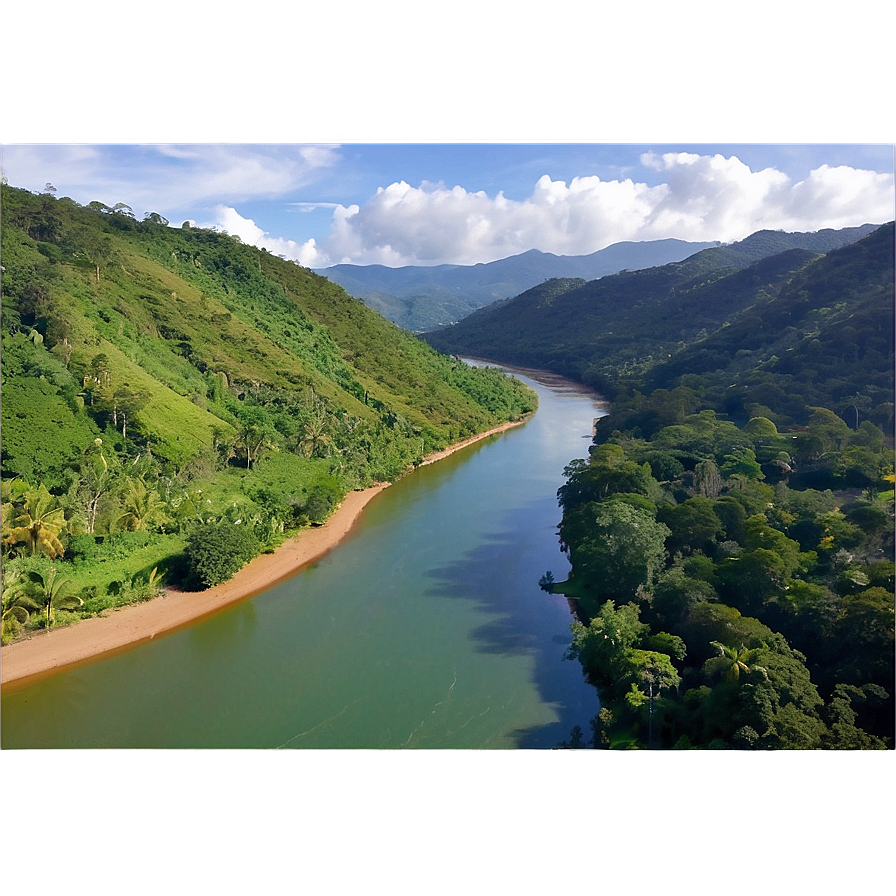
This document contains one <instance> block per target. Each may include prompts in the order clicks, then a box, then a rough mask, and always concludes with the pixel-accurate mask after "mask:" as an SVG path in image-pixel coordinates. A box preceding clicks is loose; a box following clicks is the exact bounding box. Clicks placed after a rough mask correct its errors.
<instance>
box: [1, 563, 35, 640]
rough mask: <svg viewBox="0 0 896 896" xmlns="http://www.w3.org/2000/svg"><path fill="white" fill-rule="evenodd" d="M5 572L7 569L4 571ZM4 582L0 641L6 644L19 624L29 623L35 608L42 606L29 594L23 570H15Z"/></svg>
mask: <svg viewBox="0 0 896 896" xmlns="http://www.w3.org/2000/svg"><path fill="white" fill-rule="evenodd" d="M4 572H5V571H4ZM4 578H6V579H7V581H5V582H4V583H3V594H2V598H0V608H2V613H0V623H2V626H0V641H2V642H3V643H4V644H5V643H7V641H9V640H10V639H11V638H12V636H13V635H14V634H15V633H16V631H17V630H18V628H19V626H22V625H25V624H27V622H28V620H29V619H30V618H31V613H32V612H33V611H34V610H39V609H40V606H39V605H38V604H37V603H36V602H35V601H34V599H33V598H32V597H31V596H30V595H29V594H28V590H27V586H26V583H25V581H24V579H23V577H22V573H21V570H18V569H17V570H15V571H14V572H12V573H11V574H10V575H8V576H4Z"/></svg>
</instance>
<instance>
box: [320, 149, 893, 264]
mask: <svg viewBox="0 0 896 896" xmlns="http://www.w3.org/2000/svg"><path fill="white" fill-rule="evenodd" d="M641 164H642V165H643V166H644V167H645V168H646V169H648V170H649V171H653V172H657V175H656V176H655V177H654V178H653V179H654V180H659V181H660V182H659V183H654V184H653V185H648V183H647V182H646V180H645V181H638V180H635V179H632V178H624V179H619V180H602V179H601V178H599V177H597V176H585V177H575V178H573V179H572V180H571V181H569V182H568V183H567V182H565V181H562V180H553V179H551V178H550V177H549V176H547V175H544V176H543V177H541V178H540V179H539V180H538V181H537V182H536V184H535V185H534V187H533V190H532V193H531V195H530V196H528V197H527V198H525V199H523V200H510V199H508V198H506V197H505V196H504V195H503V193H498V194H497V195H495V196H493V197H490V196H488V195H487V194H485V193H483V192H470V191H467V190H465V189H464V188H463V187H460V186H454V187H451V188H449V187H447V186H446V185H445V184H443V183H435V184H434V183H427V182H424V183H422V184H421V185H420V186H419V187H413V186H411V185H409V184H408V183H406V182H404V181H400V182H396V183H392V184H390V185H389V186H387V187H381V188H380V189H378V190H377V192H376V194H375V195H374V196H373V197H372V198H371V199H370V200H369V201H368V202H366V203H365V204H363V205H350V206H340V207H338V208H337V209H335V210H334V214H333V222H332V229H331V232H330V235H329V237H328V238H327V240H326V241H325V244H324V246H322V247H321V249H320V250H318V251H319V253H322V254H321V257H323V255H326V256H327V257H328V258H329V263H331V264H335V263H337V262H349V261H350V262H354V263H356V264H372V263H379V264H386V265H392V266H397V265H403V264H436V263H440V262H454V263H460V264H473V263H476V262H485V261H491V260H494V259H496V258H501V257H504V256H507V255H513V254H516V253H520V252H524V251H526V250H528V249H533V248H537V249H541V250H542V251H545V252H554V253H556V254H561V255H581V254H588V253H590V252H595V251H597V250H598V249H602V248H604V247H606V246H608V245H610V244H611V243H615V242H620V241H623V240H654V239H665V238H670V237H673V238H678V239H686V240H721V241H723V242H728V241H733V240H738V239H743V238H744V237H746V236H749V234H751V233H753V232H755V231H756V230H761V229H784V230H805V231H814V230H820V229H823V228H826V227H834V228H837V227H847V226H853V225H857V224H863V223H883V222H884V221H888V220H890V219H891V218H892V217H893V206H894V190H893V187H894V185H893V176H892V175H891V174H881V173H878V172H874V171H864V170H860V169H855V168H850V167H845V166H841V167H837V168H829V167H828V166H826V165H823V166H821V167H820V168H817V169H815V170H813V171H812V172H811V173H810V174H809V175H808V176H807V177H806V178H805V180H802V181H798V182H794V181H793V180H791V178H790V177H789V176H788V175H786V174H784V173H783V172H781V171H778V170H776V169H774V168H765V169H762V170H759V171H753V170H751V169H750V168H749V166H747V165H745V164H744V163H743V162H741V161H740V160H739V159H738V158H737V157H735V156H730V157H725V156H723V155H720V154H716V155H711V156H710V155H698V154H695V153H665V154H662V155H657V154H654V153H645V154H643V155H642V156H641Z"/></svg>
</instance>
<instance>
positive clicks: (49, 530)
mask: <svg viewBox="0 0 896 896" xmlns="http://www.w3.org/2000/svg"><path fill="white" fill-rule="evenodd" d="M7 508H8V509H7ZM7 513H9V514H10V517H11V518H10V523H9V529H8V532H7V533H6V534H5V537H4V539H3V542H4V544H7V545H12V546H15V545H20V544H21V545H24V547H25V551H26V552H27V553H28V554H29V555H31V556H33V555H35V554H46V555H47V556H48V557H50V558H51V559H52V558H55V557H61V556H62V555H63V554H64V553H65V546H64V545H63V544H62V541H61V540H60V537H59V536H60V535H62V533H63V532H65V530H66V519H65V509H64V508H63V507H62V506H61V505H60V504H59V500H58V499H57V498H56V497H54V496H53V495H51V494H50V492H49V491H48V490H47V487H46V486H45V485H44V484H43V483H41V484H40V485H39V486H38V487H37V488H33V487H32V488H28V489H27V490H26V491H25V492H24V494H23V496H22V504H21V506H20V507H19V508H15V507H14V505H12V504H8V505H4V516H6V514H7Z"/></svg>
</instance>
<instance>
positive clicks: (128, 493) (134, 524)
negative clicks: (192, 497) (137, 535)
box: [117, 478, 165, 532]
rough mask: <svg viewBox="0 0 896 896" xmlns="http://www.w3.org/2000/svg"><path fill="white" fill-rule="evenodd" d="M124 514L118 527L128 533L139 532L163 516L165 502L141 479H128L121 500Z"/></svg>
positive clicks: (119, 520) (119, 519)
mask: <svg viewBox="0 0 896 896" xmlns="http://www.w3.org/2000/svg"><path fill="white" fill-rule="evenodd" d="M122 506H123V508H124V513H123V514H121V516H120V517H119V518H118V520H117V522H118V525H119V526H120V527H121V528H122V529H126V530H127V531H128V532H141V531H144V530H145V529H146V528H147V527H148V526H151V525H153V524H154V523H158V522H160V521H161V520H162V519H163V518H164V516H165V502H164V501H163V500H162V498H161V497H160V496H159V493H158V492H157V491H156V490H155V489H154V488H152V487H150V486H149V485H147V484H146V482H145V481H144V480H143V479H142V478H137V479H129V480H128V481H127V485H126V486H125V493H124V497H123V499H122Z"/></svg>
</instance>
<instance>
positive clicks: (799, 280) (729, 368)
mask: <svg viewBox="0 0 896 896" xmlns="http://www.w3.org/2000/svg"><path fill="white" fill-rule="evenodd" d="M892 319H893V225H892V223H891V224H888V225H883V226H882V227H878V226H876V225H863V226H862V227H855V228H847V229H843V230H837V231H834V230H827V231H819V232H818V233H811V234H805V233H792V234H788V233H781V232H777V231H760V232H758V233H756V234H753V235H752V236H750V237H748V238H747V239H745V240H742V241H740V242H738V243H734V244H732V245H729V246H719V247H716V248H711V249H705V250H703V251H701V252H697V253H695V254H694V255H692V256H690V257H689V258H687V259H685V260H683V261H679V262H675V263H672V264H668V265H664V266H661V267H655V268H651V269H649V270H641V271H629V272H624V273H619V274H615V275H612V276H608V277H603V278H601V279H599V280H592V281H584V280H581V279H573V278H566V279H554V280H549V281H547V282H545V283H541V284H539V285H538V286H535V287H533V288H532V289H529V290H527V291H525V292H524V293H522V294H520V295H519V296H516V297H515V298H513V299H510V300H507V301H504V302H499V303H495V304H493V305H491V306H489V307H486V308H483V309H480V310H479V311H477V312H475V313H474V314H472V315H470V316H469V317H467V318H466V319H464V320H462V321H460V322H459V323H457V324H455V325H453V326H450V327H444V328H441V329H438V330H434V331H432V332H430V333H427V334H425V335H424V337H423V338H425V339H426V341H428V342H429V343H430V344H431V345H433V346H434V347H435V348H437V349H439V350H441V351H445V352H451V353H454V354H458V355H466V356H470V357H479V358H488V359H490V360H493V361H498V362H501V363H506V364H512V365H519V366H524V367H539V368H544V369H548V370H552V371H554V372H556V373H560V374H563V375H566V376H569V377H571V378H573V379H576V380H578V381H580V382H584V383H586V384H587V385H590V386H592V387H593V388H595V389H597V390H598V391H600V392H602V393H603V394H604V395H606V396H607V397H609V398H614V397H615V396H616V394H617V393H618V390H619V389H620V387H621V385H622V384H627V385H628V386H629V387H630V388H641V389H646V388H650V389H656V388H660V387H666V388H672V386H673V385H674V384H677V383H685V382H689V380H688V377H691V378H693V377H695V376H701V375H703V374H707V373H712V374H713V376H715V377H717V378H718V379H719V381H721V380H722V379H724V380H725V385H726V387H727V386H728V385H730V384H732V383H735V382H738V381H744V379H745V377H753V379H755V380H756V381H757V382H758V379H759V378H760V377H759V374H758V373H757V371H765V372H771V371H772V369H773V368H778V367H780V369H781V371H782V372H783V371H784V367H785V366H787V365H789V368H788V369H794V370H798V371H799V375H800V376H801V377H802V379H805V380H806V382H805V383H802V381H801V384H800V392H801V394H807V395H809V394H816V393H817V398H816V399H811V400H817V401H819V402H821V399H822V397H824V396H823V395H822V392H824V395H831V396H833V397H834V398H835V399H837V400H838V401H841V402H845V401H846V399H847V398H848V397H849V396H848V395H847V393H849V392H852V393H857V392H861V393H863V394H864V393H868V392H869V389H871V390H872V391H873V392H874V394H873V395H871V394H867V395H866V401H867V402H869V403H870V404H872V405H875V406H876V405H878V404H880V403H881V402H887V401H890V402H891V401H892V395H891V394H888V390H889V392H890V393H891V392H892V379H893V369H892V368H893V354H892V336H893V333H892ZM888 322H889V323H888ZM888 326H889V329H888ZM888 339H889V341H888ZM872 349H873V352H874V354H872V353H871V352H872ZM795 353H796V354H795ZM804 354H805V358H804V360H806V359H808V358H809V357H810V356H811V358H812V364H811V365H810V364H808V363H802V362H801V363H800V364H799V365H794V364H793V363H792V361H793V358H795V357H796V356H797V355H800V357H801V358H802V357H803V355H804ZM838 367H839V372H838V369H837V368H838ZM872 368H873V369H872ZM810 370H812V371H814V373H813V374H812V375H811V376H809V375H806V372H807V371H810ZM813 380H814V382H813ZM822 381H824V382H826V383H828V386H829V388H828V387H825V389H826V391H825V390H821V383H822ZM835 381H836V382H835ZM767 386H768V388H772V387H774V388H775V389H776V390H777V392H780V382H779V383H777V384H775V383H772V384H770V385H769V384H767ZM872 387H873V388H872ZM820 390H821V391H820ZM776 395H777V393H776ZM785 398H786V396H783V395H777V397H776V399H775V400H776V401H777V402H778V403H779V405H780V406H781V407H784V406H785V405H786V404H787V402H786V401H785ZM826 400H827V399H826ZM759 403H761V404H763V405H765V404H768V402H766V401H762V402H759ZM826 406H829V405H826ZM794 416H797V417H798V416H799V414H798V413H795V414H794Z"/></svg>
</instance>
